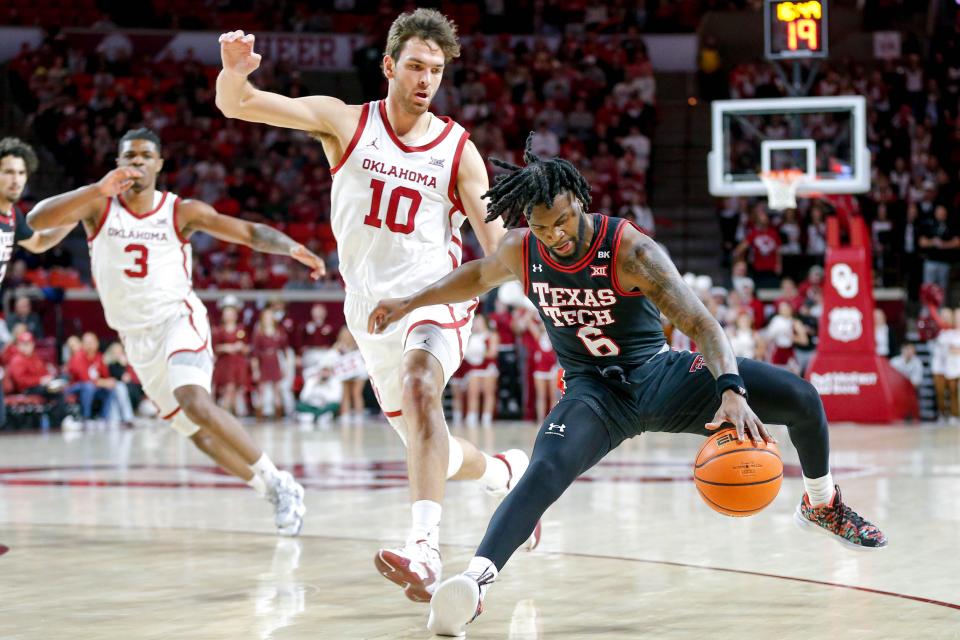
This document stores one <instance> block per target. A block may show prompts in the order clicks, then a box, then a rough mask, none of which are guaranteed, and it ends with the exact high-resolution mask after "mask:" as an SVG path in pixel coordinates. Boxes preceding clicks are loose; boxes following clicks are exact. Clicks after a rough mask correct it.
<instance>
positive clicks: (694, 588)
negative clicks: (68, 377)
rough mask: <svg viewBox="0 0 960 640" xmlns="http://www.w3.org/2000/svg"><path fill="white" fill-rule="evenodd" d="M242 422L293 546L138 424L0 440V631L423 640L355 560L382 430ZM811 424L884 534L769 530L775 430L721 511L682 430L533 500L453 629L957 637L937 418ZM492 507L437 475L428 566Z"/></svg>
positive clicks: (394, 529)
mask: <svg viewBox="0 0 960 640" xmlns="http://www.w3.org/2000/svg"><path fill="white" fill-rule="evenodd" d="M253 433H254V435H255V437H256V438H257V439H258V440H259V441H260V442H261V443H262V444H263V445H264V446H265V448H266V449H267V450H268V451H269V452H270V453H271V456H272V457H273V458H274V460H275V461H277V463H278V464H279V465H280V466H284V467H288V468H294V469H295V470H296V472H297V474H298V476H300V477H301V478H302V479H303V482H304V484H305V485H306V486H307V507H308V512H307V521H306V525H305V527H304V531H303V534H302V535H301V537H300V538H298V539H293V540H291V539H282V538H277V537H276V536H275V535H274V534H273V532H272V522H271V518H270V509H269V507H268V505H267V504H266V503H264V502H262V501H260V500H258V499H257V498H256V497H255V496H254V495H253V493H252V492H251V491H250V490H249V489H247V488H246V487H244V486H242V485H240V484H239V483H237V482H235V481H233V480H232V479H231V478H229V477H227V476H224V475H223V474H220V473H218V472H217V471H216V470H215V469H214V468H213V467H212V466H211V465H210V464H209V463H208V462H207V460H206V459H205V458H203V457H202V456H201V454H199V453H198V452H196V451H194V450H193V449H192V445H189V443H187V442H185V441H183V440H182V439H180V438H178V436H176V434H175V433H174V432H172V431H169V430H166V429H164V428H162V427H154V428H149V427H148V428H140V429H135V430H132V431H124V432H119V431H94V432H86V433H83V434H80V435H77V436H75V437H72V438H65V437H64V436H63V435H61V434H59V433H54V434H50V435H48V436H43V435H5V436H2V437H0V545H2V546H0V552H3V551H4V550H6V548H9V549H8V550H6V552H5V553H2V555H0V638H3V639H4V640H25V639H31V640H33V639H47V638H69V639H72V640H81V639H87V638H91V639H93V638H96V639H100V638H107V639H114V638H117V639H124V640H127V639H130V640H133V639H147V638H149V639H153V638H156V639H161V638H162V639H164V640H166V639H169V638H200V639H205V640H206V639H221V638H223V639H230V640H233V639H246V638H252V639H266V638H277V639H299V638H309V639H311V640H316V639H323V640H326V639H337V640H339V639H354V638H358V639H359V638H367V639H387V638H391V639H392V638H397V639H425V638H429V637H431V636H430V634H429V633H428V632H427V631H426V629H425V626H424V625H425V621H426V614H427V607H426V606H425V605H417V604H414V603H411V602H408V601H407V600H406V599H405V598H403V596H402V594H401V592H400V590H399V589H398V588H396V587H394V586H393V585H392V584H391V583H388V582H387V581H386V580H384V579H383V578H382V577H380V576H379V575H378V574H377V573H376V571H375V570H374V567H373V562H372V559H373V555H374V553H375V552H376V550H377V548H378V547H380V546H382V545H392V544H394V543H396V542H398V541H399V540H400V539H401V538H402V536H403V535H404V534H405V532H406V526H407V518H408V512H409V511H408V507H407V490H406V486H405V465H404V463H403V459H404V455H403V450H402V448H401V446H400V443H399V441H398V439H397V438H396V437H395V436H394V435H393V433H392V431H390V429H389V427H387V426H386V424H385V423H382V422H377V421H370V422H368V423H367V424H365V425H363V426H353V427H342V428H341V427H337V428H334V429H333V430H330V431H309V432H304V431H301V430H300V429H299V428H298V427H297V426H295V425H292V424H274V425H270V426H266V427H253ZM776 434H777V436H778V438H779V439H780V440H781V443H784V442H785V441H786V434H785V430H783V429H777V430H776ZM463 435H467V436H468V437H470V436H471V434H463ZM533 435H534V431H533V428H532V426H530V425H523V424H501V425H499V426H497V427H496V428H494V429H492V430H480V431H477V432H475V433H473V434H472V436H473V439H474V440H476V441H479V442H480V444H481V445H482V446H483V447H485V448H486V449H488V450H494V449H503V448H507V447H510V446H518V445H519V446H522V447H524V448H527V449H528V448H529V446H530V444H531V443H532V438H533ZM832 437H833V457H832V460H833V466H834V475H835V478H836V479H837V480H838V482H839V483H840V485H841V487H842V489H843V494H844V496H845V497H846V499H847V500H848V502H849V503H850V504H851V505H852V506H853V507H854V508H855V509H857V510H858V511H859V512H860V513H862V514H863V515H865V516H866V517H867V518H869V519H872V520H874V521H876V522H878V523H879V524H880V525H882V527H883V528H884V531H885V532H886V533H887V535H888V537H889V539H890V546H889V548H888V549H886V550H884V551H882V552H879V553H865V552H859V553H858V552H856V551H849V550H847V549H846V548H844V547H842V546H841V545H839V544H836V543H834V542H832V541H831V540H829V539H828V538H827V537H826V536H820V535H812V534H809V533H804V532H803V531H800V530H799V529H797V528H796V527H795V526H794V525H793V523H792V520H791V517H792V513H793V509H794V508H795V506H796V502H797V500H799V497H800V494H801V492H802V485H801V482H800V479H799V477H798V473H799V469H798V467H797V466H796V453H795V451H794V450H793V449H792V447H791V446H790V445H789V444H782V445H781V446H782V449H783V452H784V458H785V461H786V462H787V463H788V469H787V473H788V476H789V477H787V478H786V479H785V481H784V485H783V489H782V490H781V493H780V496H779V497H778V498H777V500H776V501H775V503H774V504H773V505H772V506H771V507H769V508H768V509H767V510H766V511H764V512H763V513H761V514H759V515H757V516H754V517H752V518H744V519H733V518H727V517H724V516H721V515H718V514H715V513H714V512H713V511H711V510H710V509H708V508H707V507H706V506H705V505H704V504H703V503H702V502H701V501H700V498H699V497H698V496H697V493H696V490H695V489H694V487H693V484H692V482H691V480H690V465H691V461H692V459H693V456H694V455H695V453H696V450H697V448H698V447H699V444H700V442H701V440H700V439H699V438H697V437H695V436H667V435H647V436H643V437H641V438H636V439H634V440H632V441H629V442H627V443H625V444H624V445H623V446H622V447H621V448H620V449H618V450H617V451H616V452H614V454H612V455H611V456H610V457H609V458H608V459H607V460H606V461H604V463H602V464H601V465H600V466H599V467H597V468H596V469H594V470H592V471H591V472H590V473H589V474H588V476H587V480H585V481H582V482H578V483H576V484H575V485H574V486H573V487H572V488H571V489H570V490H569V491H568V492H567V494H566V495H564V496H563V497H562V498H561V499H560V501H559V502H558V503H557V504H555V505H554V506H553V507H552V508H551V509H550V511H548V512H547V514H546V517H545V520H544V538H543V543H542V546H541V548H540V549H538V550H537V551H535V552H533V553H518V555H517V556H515V557H514V558H513V560H512V561H511V562H510V564H509V565H508V566H507V567H506V569H505V570H504V571H503V573H502V574H501V579H500V580H499V581H498V583H497V584H496V585H495V587H494V588H493V589H492V590H491V591H490V595H489V596H488V598H487V601H486V611H485V613H484V614H483V615H482V616H480V618H478V620H477V621H476V622H475V623H474V624H473V625H471V626H470V627H468V636H467V637H468V638H470V639H472V640H492V639H499V640H502V639H509V640H535V639H537V640H539V639H551V640H553V639H581V638H604V639H608V638H609V639H627V638H657V639H659V638H737V639H742V638H804V639H808V638H833V637H842V638H845V639H849V638H871V639H874V638H960V577H958V575H960V559H958V549H960V429H958V428H956V427H946V426H934V425H924V426H903V427H873V428H868V427H853V426H834V427H832ZM494 506H495V504H494V501H493V500H492V499H491V498H489V497H488V496H486V495H485V494H483V493H482V492H481V491H480V490H479V488H478V487H476V486H474V485H473V484H470V483H456V484H451V485H450V486H449V489H448V495H447V500H446V503H445V508H444V527H443V532H442V543H443V549H442V551H443V555H444V561H445V563H446V564H445V571H446V573H447V574H448V575H450V574H453V573H455V572H457V571H460V570H462V568H463V567H464V566H465V563H466V561H467V560H468V559H469V558H470V557H471V556H472V552H473V550H474V548H475V546H476V544H477V543H478V542H479V540H480V538H481V536H482V535H483V531H484V529H485V527H486V523H487V520H488V518H489V515H490V514H491V513H492V510H493V508H494Z"/></svg>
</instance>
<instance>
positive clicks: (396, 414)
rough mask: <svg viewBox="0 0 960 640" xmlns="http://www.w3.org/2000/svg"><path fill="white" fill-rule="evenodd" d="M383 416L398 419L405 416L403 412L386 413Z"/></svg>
mask: <svg viewBox="0 0 960 640" xmlns="http://www.w3.org/2000/svg"><path fill="white" fill-rule="evenodd" d="M383 415H385V416H387V417H388V418H397V417H399V416H402V415H403V411H384V412H383Z"/></svg>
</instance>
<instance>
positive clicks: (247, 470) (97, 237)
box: [27, 129, 324, 535]
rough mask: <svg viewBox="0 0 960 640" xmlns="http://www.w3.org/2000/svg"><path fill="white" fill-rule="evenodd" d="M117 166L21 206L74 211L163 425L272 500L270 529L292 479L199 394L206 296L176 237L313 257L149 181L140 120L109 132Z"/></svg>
mask: <svg viewBox="0 0 960 640" xmlns="http://www.w3.org/2000/svg"><path fill="white" fill-rule="evenodd" d="M117 165H118V168H117V169H114V170H113V171H111V172H110V173H108V174H107V175H106V176H104V177H103V178H102V179H101V180H100V181H99V182H98V183H96V184H92V185H89V186H86V187H81V188H80V189H76V190H74V191H70V192H68V193H65V194H62V195H59V196H54V197H52V198H48V199H46V200H43V201H42V202H40V203H38V204H37V206H36V207H34V209H33V211H31V212H30V215H29V216H28V217H27V222H28V223H29V224H30V225H31V226H32V227H33V228H35V229H51V228H55V227H60V226H63V225H70V226H73V225H75V224H76V223H77V222H83V226H84V228H85V229H86V232H87V236H88V243H89V245H90V260H91V269H92V274H93V278H94V284H95V286H96V288H97V291H98V293H99V294H100V301H101V303H102V304H103V311H104V315H105V316H106V319H107V324H108V325H110V327H111V328H112V329H114V330H116V331H117V332H118V333H119V334H120V338H121V340H122V341H123V345H124V348H125V349H126V352H127V356H128V358H129V360H130V364H131V365H132V366H133V369H134V371H136V373H137V376H138V377H139V378H140V381H141V383H142V384H143V388H144V391H145V392H146V393H147V396H148V397H149V398H150V399H151V400H153V402H154V403H156V405H157V406H158V407H159V410H160V415H161V416H162V417H163V418H164V419H168V420H171V421H172V425H173V428H174V429H176V430H177V431H179V432H180V433H182V434H183V435H185V436H187V437H189V438H190V439H191V440H192V441H193V442H194V444H196V445H197V447H198V448H199V449H200V450H201V451H203V452H204V453H206V454H207V455H208V456H210V457H211V458H212V459H213V460H215V461H216V462H217V463H218V464H219V465H220V466H221V467H223V468H224V469H226V470H227V471H229V472H230V473H232V474H233V475H235V476H237V477H239V478H241V479H243V480H244V481H245V482H246V483H247V484H249V485H250V486H251V487H253V488H254V489H255V490H256V491H257V493H259V494H260V495H262V496H264V497H266V498H268V499H269V500H270V501H271V502H272V503H273V504H274V506H275V521H276V525H277V529H278V530H279V532H280V533H281V534H284V535H296V534H297V533H299V532H300V527H301V526H302V524H303V513H304V510H305V509H304V506H303V487H301V486H300V485H299V484H298V483H297V482H296V481H295V480H294V479H293V476H291V475H290V473H288V472H286V471H278V470H277V468H276V467H275V466H274V465H273V463H272V462H271V461H270V458H269V457H268V456H267V455H266V454H265V453H263V452H262V451H261V450H260V449H259V448H258V447H257V445H256V444H255V443H254V442H253V440H252V439H251V438H250V436H249V435H248V434H247V433H246V432H245V431H244V430H243V427H241V426H240V423H239V422H237V419H236V418H234V417H233V416H232V415H230V414H229V413H227V412H226V411H224V410H223V409H221V408H220V407H218V406H217V405H216V403H215V402H214V401H213V398H212V397H211V395H210V382H211V376H212V373H213V348H212V341H211V339H210V323H209V322H208V320H207V312H206V308H205V307H204V306H203V303H202V302H201V301H200V299H199V298H198V297H197V295H196V294H195V293H194V292H193V282H192V251H191V247H190V243H189V241H188V238H189V236H190V234H191V233H193V232H194V231H205V232H207V233H209V234H210V235H212V236H214V237H216V238H218V239H220V240H224V241H226V242H235V243H237V244H244V245H247V246H248V247H251V248H253V249H255V250H257V251H263V252H266V253H277V254H283V255H289V256H291V257H293V258H295V259H297V260H299V261H300V262H302V263H303V264H305V265H307V266H308V267H310V268H311V269H312V270H313V277H314V278H318V277H320V275H322V274H323V270H324V266H323V262H322V261H321V260H320V258H318V257H317V256H315V255H314V254H312V253H311V252H309V251H308V250H307V249H305V248H304V247H303V246H302V245H300V244H297V243H296V242H294V241H293V240H291V239H290V238H289V237H287V236H286V235H285V234H283V233H281V232H279V231H277V230H276V229H273V228H271V227H268V226H266V225H262V224H253V223H250V222H246V221H244V220H238V219H236V218H231V217H228V216H222V215H220V214H218V213H217V212H216V211H215V210H214V209H213V207H211V206H209V205H207V204H205V203H203V202H199V201H197V200H181V199H180V197H179V196H177V195H175V194H173V193H168V192H160V191H157V190H156V181H157V174H158V173H159V172H160V169H161V168H162V167H163V158H162V157H161V155H160V139H159V138H158V137H157V135H156V134H155V133H153V132H152V131H150V130H148V129H137V130H134V131H129V132H127V134H125V135H124V136H123V138H122V139H121V141H120V155H119V157H118V158H117Z"/></svg>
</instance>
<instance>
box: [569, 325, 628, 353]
mask: <svg viewBox="0 0 960 640" xmlns="http://www.w3.org/2000/svg"><path fill="white" fill-rule="evenodd" d="M577 337H578V338H580V342H582V343H583V346H585V347H586V348H587V351H589V352H590V353H591V354H592V355H594V356H597V357H598V358H604V357H607V356H616V355H620V345H618V344H617V343H616V342H614V341H613V340H611V339H610V338H608V337H607V336H605V335H603V331H601V330H600V329H598V328H597V327H580V330H579V331H577Z"/></svg>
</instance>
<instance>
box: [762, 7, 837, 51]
mask: <svg viewBox="0 0 960 640" xmlns="http://www.w3.org/2000/svg"><path fill="white" fill-rule="evenodd" d="M763 38H764V43H765V52H766V56H767V59H768V60H789V59H798V58H825V57H827V0H765V1H764V6H763Z"/></svg>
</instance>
